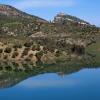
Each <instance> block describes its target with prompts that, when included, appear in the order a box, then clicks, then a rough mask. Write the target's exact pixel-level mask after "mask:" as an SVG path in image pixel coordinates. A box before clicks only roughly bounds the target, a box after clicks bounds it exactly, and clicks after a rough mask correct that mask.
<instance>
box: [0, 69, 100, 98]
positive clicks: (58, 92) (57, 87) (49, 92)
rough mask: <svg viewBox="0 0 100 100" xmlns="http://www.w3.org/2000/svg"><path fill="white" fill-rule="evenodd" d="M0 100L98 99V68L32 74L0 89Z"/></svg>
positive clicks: (99, 80)
mask: <svg viewBox="0 0 100 100" xmlns="http://www.w3.org/2000/svg"><path fill="white" fill-rule="evenodd" d="M0 100H100V69H83V70H81V71H79V72H76V73H73V74H69V75H58V74H56V73H51V74H50V73H49V74H48V73H47V74H41V75H38V76H34V77H31V78H28V79H26V80H24V81H22V82H20V83H19V84H17V85H15V86H13V87H10V88H5V89H0Z"/></svg>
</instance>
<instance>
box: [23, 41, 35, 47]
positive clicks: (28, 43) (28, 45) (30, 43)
mask: <svg viewBox="0 0 100 100" xmlns="http://www.w3.org/2000/svg"><path fill="white" fill-rule="evenodd" d="M32 44H33V43H32V42H26V43H25V44H24V46H25V47H31V46H32Z"/></svg>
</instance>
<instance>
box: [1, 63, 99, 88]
mask: <svg viewBox="0 0 100 100" xmlns="http://www.w3.org/2000/svg"><path fill="white" fill-rule="evenodd" d="M83 66H84V65H83ZM83 66H82V65H81V66H80V65H78V64H77V65H75V64H74V65H71V66H69V65H68V64H66V62H63V63H58V64H51V65H43V64H41V63H40V64H38V66H36V67H35V66H33V65H32V64H30V63H18V62H16V63H15V62H2V63H0V88H8V87H12V86H14V85H16V84H18V83H19V82H21V81H23V80H25V79H27V78H29V77H35V76H37V75H40V74H45V73H56V74H58V75H60V76H64V75H68V74H71V73H75V72H77V71H79V70H81V69H83V68H99V67H92V66H90V67H87V66H88V65H87V66H86V67H83Z"/></svg>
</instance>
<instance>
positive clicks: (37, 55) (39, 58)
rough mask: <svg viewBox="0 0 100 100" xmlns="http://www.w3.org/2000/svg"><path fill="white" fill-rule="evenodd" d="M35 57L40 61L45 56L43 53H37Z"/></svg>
mask: <svg viewBox="0 0 100 100" xmlns="http://www.w3.org/2000/svg"><path fill="white" fill-rule="evenodd" d="M35 56H36V57H37V59H38V60H41V57H42V56H43V52H42V51H40V52H37V53H36V55H35Z"/></svg>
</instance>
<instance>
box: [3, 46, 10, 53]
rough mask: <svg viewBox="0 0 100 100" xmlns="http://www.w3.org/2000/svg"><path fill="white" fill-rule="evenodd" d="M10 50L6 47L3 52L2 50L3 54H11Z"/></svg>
mask: <svg viewBox="0 0 100 100" xmlns="http://www.w3.org/2000/svg"><path fill="white" fill-rule="evenodd" d="M11 50H12V49H11V48H10V47H6V48H5V50H4V52H5V53H11Z"/></svg>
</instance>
